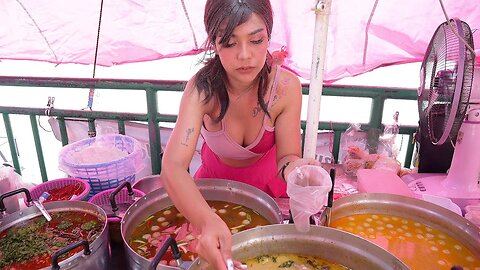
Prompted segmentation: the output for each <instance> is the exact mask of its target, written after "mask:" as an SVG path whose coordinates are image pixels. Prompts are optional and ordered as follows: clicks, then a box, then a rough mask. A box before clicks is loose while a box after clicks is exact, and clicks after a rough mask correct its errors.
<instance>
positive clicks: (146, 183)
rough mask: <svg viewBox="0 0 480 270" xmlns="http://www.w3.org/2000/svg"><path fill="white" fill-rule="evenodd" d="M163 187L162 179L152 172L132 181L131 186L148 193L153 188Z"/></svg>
mask: <svg viewBox="0 0 480 270" xmlns="http://www.w3.org/2000/svg"><path fill="white" fill-rule="evenodd" d="M162 187H163V183H162V180H160V175H158V174H154V175H149V176H145V177H142V178H140V179H139V180H137V181H135V183H133V185H132V188H134V189H138V190H140V191H142V192H143V193H145V194H148V193H150V192H152V191H154V190H157V189H159V188H162Z"/></svg>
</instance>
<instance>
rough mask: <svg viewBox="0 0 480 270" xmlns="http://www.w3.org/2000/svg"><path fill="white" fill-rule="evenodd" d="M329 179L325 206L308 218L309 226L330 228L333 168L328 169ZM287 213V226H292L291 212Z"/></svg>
mask: <svg viewBox="0 0 480 270" xmlns="http://www.w3.org/2000/svg"><path fill="white" fill-rule="evenodd" d="M330 178H331V179H332V189H331V190H330V191H329V192H328V199H327V205H326V206H324V207H322V209H321V210H320V211H319V212H318V213H316V214H313V215H311V216H310V225H315V226H327V227H329V226H330V222H331V219H332V218H331V217H332V206H333V190H334V188H335V168H331V169H330ZM288 213H289V217H288V224H294V223H295V222H294V221H293V215H292V211H290V210H288Z"/></svg>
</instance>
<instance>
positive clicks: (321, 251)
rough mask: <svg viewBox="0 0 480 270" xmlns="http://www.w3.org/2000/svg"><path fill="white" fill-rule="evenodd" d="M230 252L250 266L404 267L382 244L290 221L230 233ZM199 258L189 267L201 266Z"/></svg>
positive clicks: (252, 269) (256, 269)
mask: <svg viewBox="0 0 480 270" xmlns="http://www.w3.org/2000/svg"><path fill="white" fill-rule="evenodd" d="M232 255H233V258H234V259H235V260H238V261H241V262H242V263H243V264H246V265H247V267H248V269H249V270H259V269H261V270H269V269H329V270H336V269H342V270H346V269H369V270H376V269H378V270H384V269H395V270H404V269H405V270H407V269H409V268H408V267H407V266H406V265H405V264H404V263H403V262H401V261H400V260H399V259H397V258H396V257H395V256H393V255H392V254H390V253H389V252H387V251H386V250H384V249H382V248H381V247H379V246H377V245H375V244H373V243H371V242H369V241H367V240H365V239H362V238H361V237H358V236H355V235H353V234H350V233H346V232H343V231H340V230H336V229H332V228H329V227H323V226H311V227H310V230H309V231H308V232H305V233H303V232H298V231H297V230H296V228H295V225H293V224H275V225H268V226H263V227H257V228H254V229H251V230H247V231H243V232H239V233H238V234H234V235H233V244H232ZM201 267H202V265H201V263H200V260H198V259H197V260H196V261H194V262H193V264H192V265H191V266H190V268H189V269H190V270H197V269H202V268H201Z"/></svg>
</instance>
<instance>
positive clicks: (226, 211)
mask: <svg viewBox="0 0 480 270" xmlns="http://www.w3.org/2000/svg"><path fill="white" fill-rule="evenodd" d="M196 185H197V186H198V188H199V190H200V192H201V194H202V195H203V197H204V198H205V199H206V200H207V203H208V204H209V205H210V207H211V208H212V211H214V212H216V213H217V214H218V215H219V216H220V217H221V218H222V219H223V220H224V221H225V223H226V224H227V226H229V228H230V230H231V232H232V233H233V234H236V233H239V232H241V231H244V230H248V229H252V228H256V227H259V226H265V225H270V224H279V223H282V221H283V220H282V214H281V211H280V208H279V207H278V205H277V204H276V202H275V201H274V200H273V198H271V197H270V196H269V195H268V194H266V193H265V192H263V191H261V190H259V189H257V188H256V187H253V186H251V185H248V184H244V183H241V182H237V181H231V180H225V179H199V180H197V181H196ZM120 230H121V234H122V239H123V241H124V243H125V245H124V246H125V253H126V255H127V261H128V264H129V268H130V269H132V270H136V269H148V268H149V267H150V264H151V262H152V260H153V258H154V257H155V255H156V254H157V253H158V252H159V251H160V249H161V248H162V246H163V245H164V244H165V242H166V241H167V240H168V239H169V238H174V239H175V241H176V244H177V246H178V248H179V252H180V254H181V259H182V260H183V261H185V262H187V263H186V264H184V265H183V267H184V268H188V265H190V264H191V263H192V262H193V261H194V260H195V259H196V257H197V255H196V254H195V253H193V252H192V250H193V243H194V242H195V239H196V231H195V229H194V228H193V227H192V226H191V225H190V224H189V223H188V221H187V220H186V219H185V217H183V216H182V215H181V213H179V211H178V210H177V209H176V208H175V206H174V205H173V203H172V201H171V200H170V198H169V197H168V194H167V192H166V191H165V189H163V188H160V189H157V190H154V191H152V192H150V193H148V194H147V195H145V196H143V197H142V198H140V199H139V200H138V201H137V202H135V203H134V204H133V205H131V206H130V207H129V208H128V209H127V211H126V213H125V216H124V217H123V218H122V221H121V229H120ZM176 266H177V261H176V260H175V258H174V254H173V253H172V252H171V250H170V249H169V250H168V251H167V252H166V253H165V254H164V256H163V257H162V259H161V260H160V263H159V264H158V267H156V269H178V268H177V267H176Z"/></svg>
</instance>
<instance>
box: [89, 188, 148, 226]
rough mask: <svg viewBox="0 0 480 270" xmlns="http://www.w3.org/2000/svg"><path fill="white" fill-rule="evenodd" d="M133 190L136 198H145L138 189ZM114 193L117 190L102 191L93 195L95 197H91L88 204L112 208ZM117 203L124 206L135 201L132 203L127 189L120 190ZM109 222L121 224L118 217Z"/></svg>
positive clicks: (116, 198) (109, 219)
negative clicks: (111, 198)
mask: <svg viewBox="0 0 480 270" xmlns="http://www.w3.org/2000/svg"><path fill="white" fill-rule="evenodd" d="M132 190H133V193H134V196H135V198H140V197H143V196H145V193H143V192H142V191H140V190H138V189H132ZM113 191H115V188H112V189H107V190H104V191H101V192H99V193H97V194H95V195H93V197H91V198H90V199H89V200H88V202H89V203H93V204H96V205H98V206H103V207H108V208H111V204H110V194H112V192H113ZM115 202H116V203H117V204H122V203H126V204H128V203H130V204H132V203H134V201H132V199H131V198H130V196H129V195H128V189H126V188H124V189H122V190H120V191H119V192H118V193H117V195H116V196H115ZM108 222H120V219H119V218H117V217H109V218H108Z"/></svg>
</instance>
